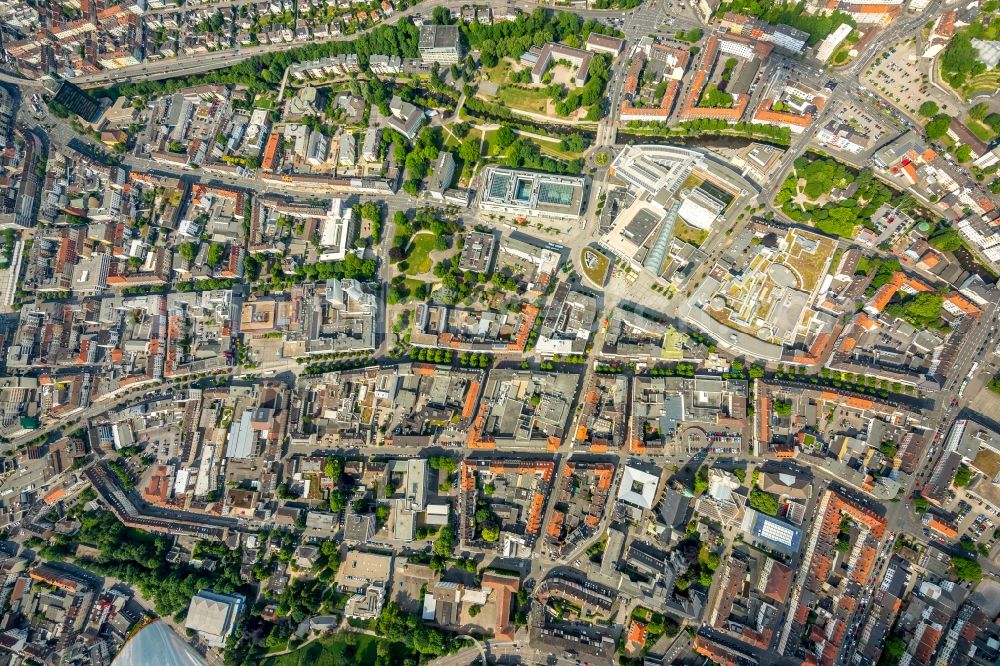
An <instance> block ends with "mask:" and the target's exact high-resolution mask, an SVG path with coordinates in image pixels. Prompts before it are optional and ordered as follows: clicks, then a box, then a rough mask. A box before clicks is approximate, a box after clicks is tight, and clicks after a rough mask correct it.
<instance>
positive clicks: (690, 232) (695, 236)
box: [674, 219, 708, 247]
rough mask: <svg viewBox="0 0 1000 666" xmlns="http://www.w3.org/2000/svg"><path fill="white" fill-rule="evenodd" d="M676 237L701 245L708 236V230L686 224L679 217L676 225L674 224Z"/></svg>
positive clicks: (696, 245) (697, 245)
mask: <svg viewBox="0 0 1000 666" xmlns="http://www.w3.org/2000/svg"><path fill="white" fill-rule="evenodd" d="M674 237H675V238H676V239H677V240H680V241H684V242H686V243H691V245H694V246H695V247H701V244H702V243H704V242H705V239H706V238H708V232H707V231H704V230H703V229H697V228H695V227H692V226H691V225H690V224H685V223H684V222H681V221H680V219H678V220H677V224H676V226H674Z"/></svg>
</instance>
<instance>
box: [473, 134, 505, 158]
mask: <svg viewBox="0 0 1000 666" xmlns="http://www.w3.org/2000/svg"><path fill="white" fill-rule="evenodd" d="M478 132H479V136H483V135H484V134H485V135H486V136H485V145H484V146H483V155H485V156H486V157H494V156H496V155H499V154H500V149H499V148H497V130H490V131H488V132H484V131H483V130H479V131H478Z"/></svg>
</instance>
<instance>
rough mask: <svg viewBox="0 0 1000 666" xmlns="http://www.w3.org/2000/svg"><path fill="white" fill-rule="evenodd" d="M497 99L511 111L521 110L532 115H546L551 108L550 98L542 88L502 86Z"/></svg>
mask: <svg viewBox="0 0 1000 666" xmlns="http://www.w3.org/2000/svg"><path fill="white" fill-rule="evenodd" d="M497 99H498V100H500V101H501V102H503V104H504V105H505V106H507V107H508V108H511V109H520V110H522V111H529V112H531V113H545V112H546V110H547V109H548V107H549V96H548V95H546V94H545V90H543V89H542V88H518V87H516V86H509V85H508V86H500V90H499V91H498V92H497Z"/></svg>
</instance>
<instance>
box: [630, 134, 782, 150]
mask: <svg viewBox="0 0 1000 666" xmlns="http://www.w3.org/2000/svg"><path fill="white" fill-rule="evenodd" d="M618 143H634V144H643V143H650V144H667V145H671V146H696V147H700V148H729V149H731V150H739V149H740V148H746V147H747V146H749V145H750V144H752V143H763V144H765V145H768V146H773V147H774V148H778V149H780V150H787V149H788V146H783V145H781V144H780V143H775V142H773V141H769V140H766V139H753V138H750V137H745V136H710V135H709V136H704V135H703V136H650V135H647V134H629V133H628V132H618Z"/></svg>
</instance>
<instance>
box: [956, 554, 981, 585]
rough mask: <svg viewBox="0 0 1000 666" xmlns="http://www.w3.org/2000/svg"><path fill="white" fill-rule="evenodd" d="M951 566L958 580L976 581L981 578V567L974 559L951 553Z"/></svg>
mask: <svg viewBox="0 0 1000 666" xmlns="http://www.w3.org/2000/svg"><path fill="white" fill-rule="evenodd" d="M951 567H952V569H953V570H954V571H955V575H956V576H958V579H959V580H967V581H970V582H973V583H978V582H979V581H981V580H982V579H983V568H982V566H981V565H980V564H979V562H977V561H976V560H974V559H972V558H969V557H962V556H960V555H953V556H952V558H951Z"/></svg>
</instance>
